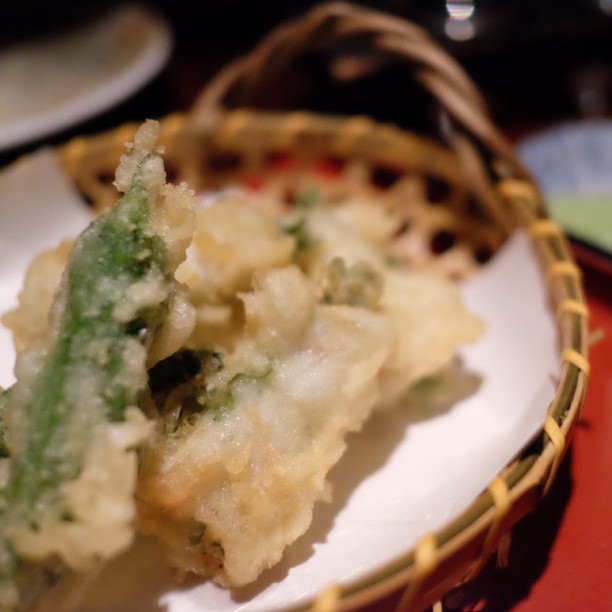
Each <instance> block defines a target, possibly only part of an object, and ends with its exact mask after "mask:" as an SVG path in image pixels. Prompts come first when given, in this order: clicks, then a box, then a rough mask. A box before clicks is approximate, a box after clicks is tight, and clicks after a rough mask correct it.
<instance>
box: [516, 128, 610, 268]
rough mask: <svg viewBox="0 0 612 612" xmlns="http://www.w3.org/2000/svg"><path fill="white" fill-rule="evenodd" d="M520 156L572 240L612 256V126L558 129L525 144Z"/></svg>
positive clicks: (534, 137) (550, 208)
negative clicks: (574, 239)
mask: <svg viewBox="0 0 612 612" xmlns="http://www.w3.org/2000/svg"><path fill="white" fill-rule="evenodd" d="M518 153H519V155H520V156H521V158H522V160H523V162H524V163H525V165H526V166H527V168H529V170H530V171H531V172H532V173H533V175H534V177H535V179H536V182H537V183H538V184H539V185H540V187H541V188H542V191H543V192H544V195H545V196H546V200H547V202H548V207H549V210H550V215H551V216H552V217H553V218H554V219H555V220H557V221H558V222H559V223H560V224H561V226H562V227H563V228H564V229H565V231H566V232H567V233H568V234H569V235H570V236H572V237H573V238H576V239H578V240H580V241H582V242H583V243H585V244H586V245H589V246H591V247H594V248H595V249H598V250H599V251H600V252H602V253H606V254H607V255H608V256H612V172H611V168H612V121H610V120H603V119H599V120H580V121H572V122H567V123H562V124H559V125H556V126H554V127H552V128H549V129H547V130H545V131H542V132H539V133H537V134H534V135H533V136H530V137H528V138H526V139H525V140H523V142H521V143H520V144H519V147H518Z"/></svg>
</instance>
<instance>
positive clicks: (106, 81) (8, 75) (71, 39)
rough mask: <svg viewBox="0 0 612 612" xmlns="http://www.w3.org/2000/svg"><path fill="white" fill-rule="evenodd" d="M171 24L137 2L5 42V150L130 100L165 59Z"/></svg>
mask: <svg viewBox="0 0 612 612" xmlns="http://www.w3.org/2000/svg"><path fill="white" fill-rule="evenodd" d="M171 41H172V37H171V34H170V29H169V27H168V26H167V24H166V23H165V22H164V21H163V20H162V19H161V18H160V17H159V16H158V15H156V14H155V13H153V12H151V11H150V10H148V9H144V8H141V7H137V6H127V7H121V8H118V9H115V10H114V11H112V12H111V13H109V14H107V15H106V16H105V17H103V18H102V19H99V20H97V21H96V22H95V23H91V24H89V25H87V26H82V27H80V28H78V29H75V30H72V31H70V32H68V33H64V34H62V35H59V36H52V37H48V38H44V39H40V40H35V41H28V42H24V43H18V44H14V45H10V46H5V47H0V83H2V87H1V88H0V151H1V150H6V149H9V148H11V147H16V146H19V145H22V144H26V143H28V142H31V141H33V140H36V139H38V138H41V137H44V136H48V135H49V134H53V133H55V132H58V131H60V130H62V129H64V128H67V127H70V126H72V125H75V124H77V123H79V122H80V121H83V120H85V119H88V118H90V117H93V116H95V115H97V114H99V113H101V112H103V111H105V110H107V109H109V108H111V107H112V106H114V105H115V104H117V103H118V102H120V101H122V100H124V99H126V98H127V97H129V96H130V95H131V94H133V93H135V92H136V91H137V90H138V89H140V88H141V87H142V86H143V85H144V84H145V83H147V82H148V81H149V80H150V79H151V78H152V77H153V76H154V75H155V74H156V73H157V72H158V71H159V70H160V69H161V68H162V67H163V65H164V64H165V63H166V61H167V59H168V56H169V55H170V50H171V46H172V42H171Z"/></svg>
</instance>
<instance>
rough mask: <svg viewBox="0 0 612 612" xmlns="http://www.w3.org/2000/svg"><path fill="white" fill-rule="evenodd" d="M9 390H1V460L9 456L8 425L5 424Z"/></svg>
mask: <svg viewBox="0 0 612 612" xmlns="http://www.w3.org/2000/svg"><path fill="white" fill-rule="evenodd" d="M8 398H9V390H8V389H0V458H2V457H6V456H7V455H8V449H7V448H6V440H5V438H6V425H5V424H4V413H5V412H6V406H7V404H8Z"/></svg>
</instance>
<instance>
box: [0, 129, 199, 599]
mask: <svg viewBox="0 0 612 612" xmlns="http://www.w3.org/2000/svg"><path fill="white" fill-rule="evenodd" d="M157 135H158V126H157V124H156V123H155V122H147V123H146V124H145V125H144V126H142V127H141V128H140V130H139V131H138V133H137V134H136V137H135V139H134V143H133V145H132V147H131V151H130V154H129V155H126V156H124V157H123V158H122V161H121V164H120V166H119V168H118V169H117V175H116V185H117V187H118V189H119V190H120V191H122V192H124V193H125V195H124V196H123V198H122V199H121V200H120V201H119V202H118V204H117V205H116V207H115V208H113V209H112V210H111V211H110V212H108V213H106V214H105V215H103V216H101V217H100V218H98V219H97V220H96V221H94V222H93V223H92V224H91V225H90V226H89V227H88V228H87V229H86V230H85V231H84V232H83V234H82V235H81V236H80V237H79V238H78V240H77V241H76V243H75V246H74V248H73V250H72V252H71V254H70V257H69V260H68V264H67V267H66V270H65V271H64V273H63V277H62V280H61V284H60V288H59V292H58V294H57V296H56V298H55V300H54V303H53V306H52V311H51V318H50V322H49V324H48V328H47V329H46V330H39V331H38V332H37V334H39V333H40V336H41V337H40V339H39V340H37V341H34V340H35V339H34V338H29V339H25V340H24V342H27V343H29V342H32V343H31V344H30V345H29V347H28V349H27V350H25V351H23V352H21V353H20V354H19V355H18V357H17V363H16V367H15V373H16V378H17V382H16V383H15V385H14V386H13V387H12V388H11V389H10V390H9V391H8V392H7V401H6V406H5V409H4V414H3V421H4V425H5V426H6V432H5V440H4V443H5V449H6V452H7V453H8V457H7V458H5V459H3V460H2V465H1V466H0V469H1V470H2V475H3V478H2V491H1V494H2V497H1V499H2V502H1V507H0V608H1V609H2V610H20V609H29V608H31V607H33V606H36V605H37V603H38V600H39V597H40V596H41V595H45V601H44V606H43V604H41V606H43V607H44V609H53V610H57V609H60V607H61V606H63V604H65V603H69V601H68V600H64V601H62V600H61V598H60V599H57V597H56V596H57V595H58V592H59V594H60V595H62V596H63V595H67V596H69V595H68V594H65V593H63V592H62V591H63V590H64V589H63V585H65V584H68V583H75V582H80V579H81V578H82V577H86V576H87V575H91V574H92V573H93V572H94V571H95V570H96V569H97V568H98V567H99V566H100V565H101V564H102V563H103V562H104V561H105V560H107V559H108V558H110V557H112V556H113V555H115V554H117V553H118V552H120V551H122V550H123V549H125V548H126V547H127V546H128V545H129V544H130V542H131V541H132V538H133V534H134V525H133V519H134V514H135V508H134V488H135V482H136V472H137V457H136V448H137V447H138V446H139V445H141V444H142V442H143V441H144V440H145V439H146V438H147V437H148V435H149V434H150V432H151V424H150V423H149V422H148V421H147V419H146V418H145V417H144V415H143V414H142V413H141V412H140V410H139V409H138V408H137V407H136V402H137V399H138V396H139V394H140V393H141V391H142V390H143V389H144V388H145V387H146V383H147V376H146V365H145V363H146V359H147V349H148V347H149V346H150V344H151V342H152V338H153V333H154V332H155V330H156V329H157V328H158V327H159V326H160V325H161V324H162V323H163V322H164V319H165V317H166V314H167V312H168V309H169V306H170V303H171V301H172V297H173V293H174V287H175V284H174V280H173V275H174V270H175V269H176V267H177V265H178V264H179V263H180V262H181V260H182V259H183V258H184V254H185V249H186V248H187V245H188V243H189V241H190V238H191V233H192V212H191V202H192V194H191V193H190V192H189V190H188V189H187V188H186V186H184V185H183V186H180V187H173V186H170V185H164V181H165V172H164V168H163V162H162V160H161V158H160V157H159V156H158V155H157V154H155V153H154V151H153V148H154V146H155V142H156V140H157ZM39 264H40V261H39ZM22 307H24V308H28V306H26V305H25V304H24V303H22ZM16 318H17V319H18V315H15V317H14V318H13V320H16ZM9 319H10V317H9Z"/></svg>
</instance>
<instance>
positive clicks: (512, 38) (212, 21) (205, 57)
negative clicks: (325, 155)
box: [0, 0, 612, 162]
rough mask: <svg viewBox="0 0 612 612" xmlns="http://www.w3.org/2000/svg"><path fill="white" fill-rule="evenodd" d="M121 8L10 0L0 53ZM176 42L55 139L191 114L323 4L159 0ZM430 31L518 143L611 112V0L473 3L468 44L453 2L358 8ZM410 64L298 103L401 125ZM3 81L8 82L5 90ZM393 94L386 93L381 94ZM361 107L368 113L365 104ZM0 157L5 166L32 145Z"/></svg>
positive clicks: (393, 1) (76, 0)
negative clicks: (252, 55)
mask: <svg viewBox="0 0 612 612" xmlns="http://www.w3.org/2000/svg"><path fill="white" fill-rule="evenodd" d="M117 4H119V2H118V1H117V0H102V1H99V2H95V3H89V2H82V1H80V0H56V1H55V2H42V1H39V0H4V2H2V3H0V48H1V45H3V44H5V45H6V44H10V43H11V42H14V41H17V40H23V39H28V38H33V37H39V36H44V35H46V34H48V33H54V32H57V31H61V30H62V29H66V28H70V27H73V26H74V25H75V24H78V23H81V22H83V21H86V20H88V19H92V18H95V17H96V16H97V15H98V14H99V13H100V12H102V11H105V10H108V9H109V8H111V7H112V6H114V5H117ZM145 4H149V5H150V6H152V7H153V8H155V9H157V10H158V11H159V12H160V13H162V14H163V15H164V16H165V17H166V18H167V20H168V21H169V23H170V25H171V27H172V29H173V31H174V36H175V47H174V52H173V55H172V57H171V60H170V62H169V65H168V66H167V67H166V69H164V71H163V72H162V73H161V74H160V75H159V76H158V77H157V78H156V79H155V80H154V82H152V83H151V84H150V85H149V86H148V87H147V88H146V89H145V90H144V91H141V92H140V93H139V94H137V95H136V96H134V97H133V98H132V99H130V100H128V101H126V102H124V103H122V104H121V105H120V106H119V107H117V108H115V109H114V110H113V111H111V112H108V113H105V114H104V115H103V116H101V117H97V118H96V119H95V120H93V121H89V122H87V123H85V124H81V125H79V126H75V127H74V128H73V129H71V130H68V131H65V132H63V133H61V134H58V135H56V136H54V137H53V138H51V139H47V142H49V141H51V143H52V144H55V143H57V142H61V141H64V140H66V139H67V138H69V137H71V136H73V135H75V134H77V133H91V132H95V131H99V130H102V129H107V128H111V127H113V126H114V125H116V124H117V123H120V122H122V121H125V120H137V121H140V120H142V118H143V115H144V114H146V115H147V116H155V117H159V116H163V115H164V114H167V113H169V112H173V111H177V110H187V109H188V108H189V107H190V106H191V104H192V103H193V100H194V99H195V97H196V95H197V93H198V92H199V91H200V89H201V88H202V87H203V86H204V85H205V83H206V82H207V81H208V79H210V77H211V76H212V75H213V74H214V73H215V72H216V71H217V70H218V69H219V68H220V67H221V66H223V65H224V64H226V63H227V62H228V61H229V60H230V59H232V58H234V57H236V56H238V55H240V54H243V53H245V52H246V51H248V50H249V49H251V48H252V47H253V46H254V45H255V43H256V42H257V41H258V40H260V39H261V38H262V36H263V35H264V34H265V33H266V32H268V31H269V30H270V29H272V28H273V27H274V26H275V25H277V24H278V23H279V22H281V21H283V20H286V19H293V18H296V17H299V16H300V15H301V14H303V13H304V12H306V11H307V10H308V9H309V8H311V7H312V6H314V5H315V4H316V3H315V2H311V1H304V0H299V1H290V0H285V1H282V0H260V1H256V0H222V1H212V0H200V1H198V0H151V1H149V2H148V3H145ZM359 4H363V5H365V6H370V7H375V8H378V9H380V10H386V11H388V12H389V13H392V14H395V15H400V16H403V17H406V18H408V19H411V20H413V21H415V22H417V23H419V24H420V25H422V26H424V27H425V28H426V29H427V30H428V31H429V32H430V34H431V35H432V36H433V37H434V38H435V39H437V40H438V41H439V42H440V43H441V44H442V46H443V47H444V48H446V49H447V50H448V51H449V52H450V53H451V54H452V55H453V56H454V57H455V58H456V59H457V60H458V61H459V62H460V63H461V64H462V65H463V66H464V68H465V69H466V70H467V71H468V73H469V74H470V75H471V76H472V78H473V79H474V80H475V81H476V83H477V85H478V86H479V87H480V88H481V90H482V91H483V92H484V94H485V97H486V99H487V102H488V104H489V107H490V112H491V114H492V115H493V119H494V121H495V122H496V123H497V124H498V125H500V126H501V127H502V128H503V129H505V130H506V131H507V132H508V133H509V134H510V135H511V136H516V135H520V133H522V132H524V131H526V130H529V129H530V128H532V127H542V126H544V125H545V124H547V123H552V122H554V121H558V120H560V119H564V118H573V117H579V116H584V115H607V114H608V113H609V111H610V108H611V107H612V63H611V61H612V0H514V1H505V2H504V1H493V0H482V1H480V0H474V8H475V12H474V16H473V23H474V26H475V36H474V37H473V38H472V39H470V40H467V41H463V42H459V41H453V40H452V39H450V38H449V37H448V36H447V35H446V34H445V31H444V24H445V20H446V18H447V17H448V6H447V4H448V3H447V2H445V1H444V0H381V1H379V2H359ZM406 77H407V75H406V73H405V72H402V67H395V68H392V69H390V70H389V71H388V72H387V74H386V75H384V76H383V77H380V79H379V80H378V81H375V82H374V83H367V84H366V86H364V87H363V88H362V90H361V95H359V94H360V92H359V91H356V90H355V89H354V88H352V89H350V90H348V91H347V92H345V93H342V92H339V91H336V90H334V91H333V92H332V94H331V95H329V96H328V98H327V99H325V97H324V96H323V95H322V94H319V92H317V93H318V95H317V99H315V100H312V99H311V100H298V101H296V102H295V105H296V106H300V105H304V106H306V107H314V109H315V110H329V111H335V110H337V109H342V110H343V111H344V112H349V113H350V112H359V111H362V110H365V111H367V112H368V113H369V114H372V115H374V116H375V117H376V118H381V119H385V120H391V121H396V122H398V123H401V122H402V121H403V120H405V119H406V117H410V113H411V96H412V94H413V92H412V91H411V89H410V86H409V85H408V81H409V79H407V78H406ZM0 86H1V84H0ZM379 91H385V92H390V93H391V95H386V96H380V95H378V93H377V92H379ZM360 104H361V105H362V106H361V107H360V106H359V105H360ZM36 144H38V143H32V144H30V145H27V146H26V147H24V149H23V150H21V151H13V152H10V153H9V154H8V155H7V154H5V155H4V156H3V157H0V162H6V161H10V159H8V158H10V157H14V156H15V155H17V154H19V153H22V152H25V150H27V149H31V148H33V147H34V146H36Z"/></svg>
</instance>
